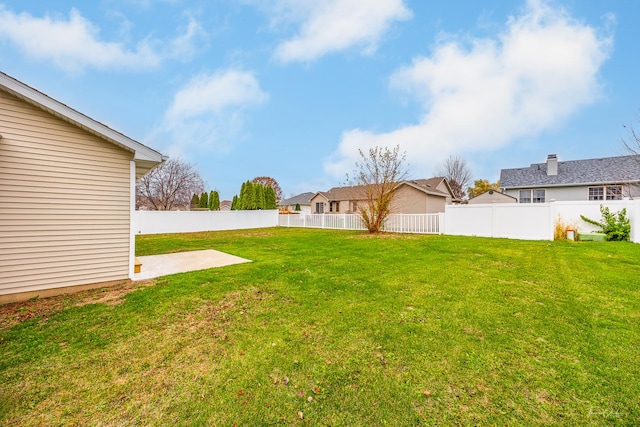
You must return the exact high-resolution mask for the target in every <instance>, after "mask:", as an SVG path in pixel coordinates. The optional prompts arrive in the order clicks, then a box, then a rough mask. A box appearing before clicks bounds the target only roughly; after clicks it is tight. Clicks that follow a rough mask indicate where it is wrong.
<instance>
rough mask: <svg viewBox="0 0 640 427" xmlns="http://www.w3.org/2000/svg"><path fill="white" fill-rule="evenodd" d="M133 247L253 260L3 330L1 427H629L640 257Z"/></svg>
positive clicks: (635, 390)
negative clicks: (213, 253)
mask: <svg viewBox="0 0 640 427" xmlns="http://www.w3.org/2000/svg"><path fill="white" fill-rule="evenodd" d="M137 247H138V255H151V254H160V253H168V252H176V251H185V250H194V249H209V248H211V249H217V250H221V251H224V252H228V253H230V254H233V255H237V256H241V257H244V258H248V259H251V260H254V262H253V263H249V264H240V265H235V266H229V267H224V268H219V269H212V270H205V271H200V272H192V273H186V274H179V275H174V276H168V277H165V278H161V279H158V280H157V281H156V284H155V285H153V286H140V287H137V288H135V289H134V290H133V291H132V292H130V293H128V294H126V295H124V296H121V297H119V298H116V299H113V298H107V299H105V301H106V302H101V303H90V304H86V303H85V304H82V305H78V304H75V303H74V301H76V300H74V298H77V297H73V296H69V297H63V298H64V299H63V300H62V301H63V302H64V301H66V303H64V304H61V305H60V306H59V307H58V308H57V309H56V310H55V311H52V312H49V313H47V315H46V316H35V317H33V318H31V319H30V320H27V321H24V322H21V323H19V324H16V325H13V326H5V327H4V328H3V329H2V330H0V355H1V357H0V384H1V386H0V420H1V421H0V422H1V423H2V424H4V425H11V426H13V425H20V426H24V425H27V426H28V425H103V426H115V425H118V426H121V425H145V426H154V425H157V426H160V425H162V426H166V425H170V426H191V425H203V426H205V425H207V426H208V425H212V426H233V425H237V426H256V425H318V426H339V425H347V426H352V425H356V426H378V425H380V426H382V425H389V426H414V425H492V424H493V425H545V424H546V425H557V424H565V425H638V424H640V280H639V278H640V246H639V245H634V244H631V243H614V242H607V243H595V242H565V241H560V242H530V241H515V240H503V239H484V238H469V237H452V236H415V235H380V236H370V235H367V234H363V233H360V232H343V231H330V230H304V229H283V228H274V229H264V230H244V231H234V232H212V233H199V234H184V235H163V236H143V237H138V240H137ZM102 292H109V290H103V291H102ZM58 301H61V300H60V299H58ZM20 309H21V310H22V309H24V310H29V306H28V304H27V305H25V306H22V307H21V308H20Z"/></svg>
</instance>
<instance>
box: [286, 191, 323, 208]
mask: <svg viewBox="0 0 640 427" xmlns="http://www.w3.org/2000/svg"><path fill="white" fill-rule="evenodd" d="M315 194H316V193H302V194H298V195H297V196H293V197H289V198H288V199H284V200H280V203H279V205H280V206H292V205H296V204H301V205H308V204H310V202H311V198H312V197H313V196H314V195H315Z"/></svg>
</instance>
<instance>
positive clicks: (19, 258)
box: [0, 72, 166, 302]
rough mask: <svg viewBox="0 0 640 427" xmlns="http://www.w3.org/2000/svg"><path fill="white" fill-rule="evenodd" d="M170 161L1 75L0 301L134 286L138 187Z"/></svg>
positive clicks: (30, 88)
mask: <svg viewBox="0 0 640 427" xmlns="http://www.w3.org/2000/svg"><path fill="white" fill-rule="evenodd" d="M165 159H166V158H165V157H163V156H162V155H161V154H160V153H159V152H157V151H155V150H152V149H151V148H148V147H146V146H144V145H142V144H140V143H139V142H137V141H134V140H132V139H131V138H129V137H127V136H125V135H123V134H121V133H119V132H116V131H115V130H113V129H111V128H109V127H107V126H105V125H103V124H102V123H99V122H97V121H95V120H93V119H91V118H89V117H87V116H85V115H84V114H82V113H80V112H78V111H76V110H74V109H72V108H70V107H68V106H66V105H65V104H62V103H60V102H58V101H56V100H54V99H52V98H50V97H48V96H47V95H45V94H43V93H41V92H39V91H37V90H36V89H34V88H32V87H30V86H27V85H25V84H24V83H21V82H19V81H18V80H15V79H14V78H12V77H10V76H8V75H6V74H4V73H1V72H0V206H2V208H1V209H0V302H9V301H16V300H21V299H25V298H29V297H32V296H36V295H40V296H46V295H51V294H54V293H62V292H64V290H61V289H60V288H69V287H73V286H80V288H75V289H82V288H84V287H87V286H89V285H95V284H101V285H105V284H107V283H115V282H118V281H121V280H126V279H128V278H131V277H132V276H133V271H134V246H135V236H134V234H133V233H132V230H131V214H132V211H133V210H134V209H135V183H136V179H137V178H140V177H141V176H142V175H144V174H145V173H146V172H147V171H149V170H150V169H151V168H153V167H154V166H156V165H157V164H159V163H160V162H162V161H164V160H165ZM84 285H87V286H84Z"/></svg>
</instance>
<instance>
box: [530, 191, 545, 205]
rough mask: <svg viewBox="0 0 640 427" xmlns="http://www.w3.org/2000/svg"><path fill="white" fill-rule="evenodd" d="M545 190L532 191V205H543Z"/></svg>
mask: <svg viewBox="0 0 640 427" xmlns="http://www.w3.org/2000/svg"><path fill="white" fill-rule="evenodd" d="M544 193H545V190H533V203H544Z"/></svg>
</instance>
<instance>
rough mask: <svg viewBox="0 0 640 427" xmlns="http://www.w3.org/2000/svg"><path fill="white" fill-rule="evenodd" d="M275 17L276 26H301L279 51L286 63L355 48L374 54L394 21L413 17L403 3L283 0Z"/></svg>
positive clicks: (392, 0)
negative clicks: (284, 24)
mask: <svg viewBox="0 0 640 427" xmlns="http://www.w3.org/2000/svg"><path fill="white" fill-rule="evenodd" d="M272 14H273V21H274V22H276V23H277V22H281V21H292V22H294V23H296V24H297V25H299V31H298V34H297V35H296V36H294V37H293V38H291V39H289V40H286V41H284V42H282V43H280V44H279V45H278V47H277V48H276V52H275V56H276V58H278V59H279V60H281V61H283V62H293V61H313V60H315V59H317V58H319V57H321V56H323V55H325V54H327V53H330V52H336V51H341V50H344V49H348V48H350V47H353V46H357V47H360V48H362V49H363V51H364V52H365V53H370V52H373V51H375V50H376V48H377V45H378V43H379V42H380V39H381V38H382V36H383V35H384V34H385V32H386V31H387V30H388V29H389V27H390V26H391V24H392V23H393V22H394V21H400V20H406V19H409V18H410V17H411V11H410V10H409V9H408V8H407V7H406V6H405V5H404V3H403V0H315V1H306V2H300V1H291V0H280V1H279V2H278V3H277V4H276V6H275V7H274V9H272Z"/></svg>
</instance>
